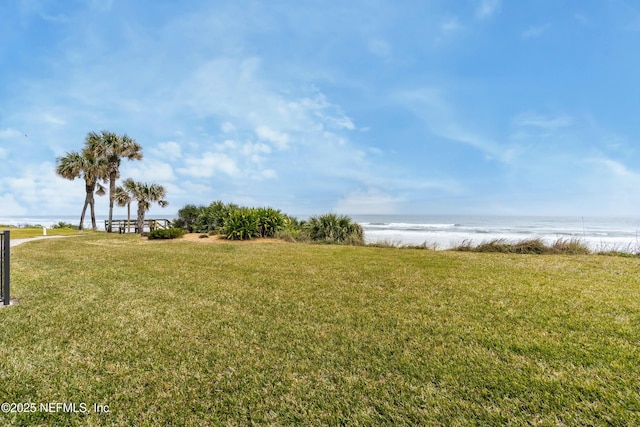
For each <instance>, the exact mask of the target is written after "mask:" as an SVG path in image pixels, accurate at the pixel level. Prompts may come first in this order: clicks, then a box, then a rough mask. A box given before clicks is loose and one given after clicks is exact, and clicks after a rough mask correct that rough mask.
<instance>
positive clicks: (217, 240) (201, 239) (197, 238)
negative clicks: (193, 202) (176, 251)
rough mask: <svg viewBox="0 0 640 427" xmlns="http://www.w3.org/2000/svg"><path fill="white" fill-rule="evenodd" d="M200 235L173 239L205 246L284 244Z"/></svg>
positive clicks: (280, 240) (278, 240) (264, 240)
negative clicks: (223, 244)
mask: <svg viewBox="0 0 640 427" xmlns="http://www.w3.org/2000/svg"><path fill="white" fill-rule="evenodd" d="M200 236H201V234H199V233H187V234H185V235H184V236H182V237H181V238H179V239H175V241H177V242H180V241H185V240H188V241H190V242H198V243H207V244H211V243H236V244H239V245H245V244H255V243H286V242H285V241H284V240H282V239H260V238H255V239H251V240H227V239H225V238H224V237H222V236H218V235H215V236H209V237H200Z"/></svg>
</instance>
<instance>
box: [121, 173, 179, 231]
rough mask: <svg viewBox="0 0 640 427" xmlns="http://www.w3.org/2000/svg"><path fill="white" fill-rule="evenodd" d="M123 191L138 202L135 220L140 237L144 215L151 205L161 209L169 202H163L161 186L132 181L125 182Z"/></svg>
mask: <svg viewBox="0 0 640 427" xmlns="http://www.w3.org/2000/svg"><path fill="white" fill-rule="evenodd" d="M125 189H126V190H127V191H129V192H130V193H131V195H132V196H133V198H134V199H136V200H137V201H138V219H137V220H136V227H137V228H138V233H140V234H141V235H142V234H143V228H144V214H145V212H147V211H148V210H149V208H150V207H151V203H154V202H156V203H158V204H159V205H160V206H161V207H163V208H164V207H165V206H167V205H168V204H169V202H167V201H166V200H164V198H165V193H166V191H165V189H164V187H163V186H162V185H158V184H155V183H152V184H148V183H146V182H134V181H133V180H127V182H126V183H125Z"/></svg>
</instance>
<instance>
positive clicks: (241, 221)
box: [222, 208, 260, 240]
mask: <svg viewBox="0 0 640 427" xmlns="http://www.w3.org/2000/svg"><path fill="white" fill-rule="evenodd" d="M258 224H259V218H258V215H257V212H256V210H255V209H249V208H242V209H236V210H234V211H232V212H230V213H229V216H228V217H227V219H226V221H225V224H224V227H223V229H222V233H223V234H224V235H225V236H226V238H227V239H229V240H249V239H252V238H254V237H258V236H260V232H259V230H258Z"/></svg>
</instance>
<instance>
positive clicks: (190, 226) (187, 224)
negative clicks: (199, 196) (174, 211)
mask: <svg viewBox="0 0 640 427" xmlns="http://www.w3.org/2000/svg"><path fill="white" fill-rule="evenodd" d="M203 209H205V208H204V206H200V207H198V206H196V205H186V206H185V207H183V208H182V209H180V210H179V211H178V218H176V219H175V220H174V221H173V225H174V227H176V228H184V229H185V230H189V232H190V233H193V232H194V231H195V227H196V223H197V222H198V217H199V215H200V213H201V212H202V210H203Z"/></svg>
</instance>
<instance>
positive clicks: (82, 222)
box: [78, 192, 91, 231]
mask: <svg viewBox="0 0 640 427" xmlns="http://www.w3.org/2000/svg"><path fill="white" fill-rule="evenodd" d="M90 197H91V196H90V193H89V192H87V196H86V197H85V198H84V206H83V207H82V214H81V215H80V225H78V231H82V229H83V228H84V216H85V214H86V213H87V206H89V198H90Z"/></svg>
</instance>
